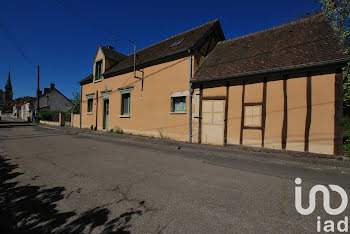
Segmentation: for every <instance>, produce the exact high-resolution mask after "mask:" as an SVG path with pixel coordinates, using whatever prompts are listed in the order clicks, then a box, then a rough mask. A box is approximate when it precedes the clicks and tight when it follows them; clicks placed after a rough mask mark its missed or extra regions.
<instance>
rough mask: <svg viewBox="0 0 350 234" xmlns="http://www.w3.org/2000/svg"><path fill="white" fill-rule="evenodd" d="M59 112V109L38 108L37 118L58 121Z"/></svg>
mask: <svg viewBox="0 0 350 234" xmlns="http://www.w3.org/2000/svg"><path fill="white" fill-rule="evenodd" d="M59 113H60V111H56V110H52V111H51V110H40V111H39V119H40V120H45V121H53V122H58V121H59Z"/></svg>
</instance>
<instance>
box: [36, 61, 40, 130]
mask: <svg viewBox="0 0 350 234" xmlns="http://www.w3.org/2000/svg"><path fill="white" fill-rule="evenodd" d="M39 80H40V67H39V65H38V90H37V92H36V97H37V99H38V107H37V115H36V117H37V120H38V123H39V109H40V106H39V105H40V102H39V98H40V87H39V84H40V82H39Z"/></svg>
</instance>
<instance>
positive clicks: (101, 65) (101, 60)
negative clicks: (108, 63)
mask: <svg viewBox="0 0 350 234" xmlns="http://www.w3.org/2000/svg"><path fill="white" fill-rule="evenodd" d="M98 65H100V72H99V74H98V75H99V76H98V79H97V71H98V69H97V67H98ZM102 67H103V59H100V60H97V61H96V62H95V75H94V77H95V79H94V81H100V80H102Z"/></svg>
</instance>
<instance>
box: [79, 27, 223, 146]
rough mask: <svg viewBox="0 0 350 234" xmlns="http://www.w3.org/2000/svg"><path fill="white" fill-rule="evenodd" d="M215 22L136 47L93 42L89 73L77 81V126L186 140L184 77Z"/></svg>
mask: <svg viewBox="0 0 350 234" xmlns="http://www.w3.org/2000/svg"><path fill="white" fill-rule="evenodd" d="M224 39H225V37H224V34H223V32H222V29H221V26H220V23H219V21H218V20H215V21H212V22H209V23H207V24H204V25H202V26H200V27H197V28H194V29H192V30H189V31H186V32H184V33H181V34H178V35H176V36H173V37H171V38H169V39H166V40H164V41H161V42H159V43H156V44H154V45H151V46H149V47H147V48H144V49H142V50H139V51H137V53H136V54H137V56H136V74H134V55H133V54H131V55H129V56H125V55H122V54H120V53H117V52H116V51H114V50H113V48H111V47H103V46H99V47H98V49H97V52H96V56H95V59H94V61H93V73H92V74H91V75H90V76H88V77H87V78H85V79H84V80H82V81H81V82H80V84H81V95H82V105H81V107H82V110H81V127H82V128H90V127H93V128H97V129H98V130H102V129H106V130H108V129H113V128H121V129H123V131H124V132H125V133H131V134H139V135H146V136H154V137H164V138H171V139H176V140H181V141H188V140H189V115H190V110H189V109H190V105H189V102H190V101H191V99H190V92H189V87H190V79H191V77H192V74H193V73H194V72H195V71H196V69H197V68H198V67H199V65H200V64H201V63H202V62H203V60H204V58H205V57H206V56H207V55H208V54H209V53H210V52H211V51H212V49H213V48H214V47H215V45H216V44H217V42H218V41H222V40H224Z"/></svg>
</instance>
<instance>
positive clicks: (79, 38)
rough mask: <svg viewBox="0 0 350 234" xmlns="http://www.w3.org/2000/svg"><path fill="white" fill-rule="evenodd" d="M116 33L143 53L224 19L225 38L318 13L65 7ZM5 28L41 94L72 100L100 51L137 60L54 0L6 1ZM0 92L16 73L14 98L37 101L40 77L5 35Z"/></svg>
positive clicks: (297, 5) (234, 5) (303, 5)
mask: <svg viewBox="0 0 350 234" xmlns="http://www.w3.org/2000/svg"><path fill="white" fill-rule="evenodd" d="M61 1H63V2H64V3H65V4H66V5H68V6H69V7H71V8H72V9H74V10H75V11H76V12H79V13H80V14H81V15H83V16H86V17H88V18H90V19H91V20H93V21H95V22H97V23H98V24H100V25H103V27H105V28H108V30H110V31H113V32H114V33H115V34H120V35H122V36H123V37H124V38H128V39H131V40H134V41H136V42H137V47H138V49H141V48H144V47H146V46H149V45H151V44H153V43H156V42H159V41H161V40H163V39H166V38H168V37H170V36H173V35H175V34H178V33H181V32H183V31H186V30H188V29H191V28H193V27H196V26H199V25H201V24H204V23H206V22H208V21H211V20H214V19H216V18H218V19H220V22H221V25H222V27H223V31H224V33H225V36H226V39H230V38H234V37H237V36H241V35H245V34H248V33H252V32H256V31H260V30H264V29H267V28H270V27H273V26H277V25H281V24H284V23H286V22H287V21H288V18H290V17H295V16H296V15H298V14H299V13H302V12H306V11H309V10H314V9H316V8H317V3H316V0H290V1H289V0H288V1H287V0H283V1H281V0H274V1H272V0H271V1H269V0H265V1H261V0H251V1H221V0H216V1H206V0H201V1H197V0H191V1H188V0H187V1H182V0H177V1H167V0H163V1H136V0H134V1H121V0H99V1H97V0H84V1H78V0H74V1H72V0H71V1H68V0H61ZM0 21H2V22H3V23H4V24H5V25H6V27H7V29H8V31H9V32H10V34H12V37H13V38H15V40H16V41H17V43H18V44H19V45H20V46H21V47H22V49H23V51H24V53H25V54H26V55H27V56H28V57H30V59H31V60H32V61H33V62H34V63H35V64H39V65H40V71H41V73H40V78H41V83H40V88H41V89H42V88H44V87H49V84H50V82H54V83H55V84H56V88H57V89H59V90H60V91H61V92H62V93H63V94H65V95H66V96H67V97H69V98H70V97H72V92H73V91H80V86H79V84H78V81H79V80H81V79H83V78H85V77H86V76H87V75H89V74H91V72H92V61H93V57H94V55H95V52H96V49H97V46H98V45H99V44H102V45H108V44H112V45H115V42H113V41H110V40H109V39H117V47H116V50H117V51H119V52H121V53H124V54H130V53H132V50H133V46H132V44H130V43H128V42H127V41H125V40H123V39H121V38H118V37H116V36H114V35H112V34H110V33H107V32H105V31H104V30H102V29H101V28H99V27H96V26H94V25H92V24H89V23H88V22H86V21H84V20H83V19H81V18H79V17H77V16H76V15H73V14H72V13H71V12H69V11H67V10H66V9H64V8H63V7H62V6H61V5H59V4H58V3H57V2H56V1H55V0H31V1H28V0H13V1H4V2H2V4H1V8H0ZM0 49H1V53H0V56H1V63H0V89H3V88H4V86H5V83H6V80H7V76H8V70H9V68H11V79H12V86H13V91H14V97H21V96H35V92H36V91H35V90H36V79H37V71H36V70H35V68H34V67H33V66H32V65H31V64H30V63H29V62H28V61H26V60H25V59H24V58H23V57H22V56H21V54H20V53H19V52H18V50H17V49H16V47H15V46H13V44H12V43H11V42H10V40H9V39H8V38H7V37H6V35H5V34H4V32H3V31H1V30H0Z"/></svg>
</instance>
